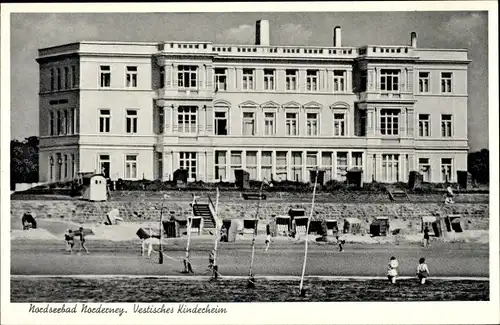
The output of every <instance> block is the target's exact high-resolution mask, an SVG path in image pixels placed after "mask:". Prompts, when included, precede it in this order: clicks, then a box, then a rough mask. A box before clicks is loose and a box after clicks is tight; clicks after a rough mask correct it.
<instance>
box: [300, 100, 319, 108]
mask: <svg viewBox="0 0 500 325" xmlns="http://www.w3.org/2000/svg"><path fill="white" fill-rule="evenodd" d="M321 107H323V105H321V104H320V103H318V102H315V101H312V102H309V103H306V104H304V108H305V109H308V108H321Z"/></svg>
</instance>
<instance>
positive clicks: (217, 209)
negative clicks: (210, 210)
mask: <svg viewBox="0 0 500 325" xmlns="http://www.w3.org/2000/svg"><path fill="white" fill-rule="evenodd" d="M216 191H217V194H216V198H215V218H214V219H215V244H214V265H213V270H214V277H215V278H217V274H216V272H218V271H219V270H218V268H217V267H216V266H217V243H218V242H219V226H220V225H219V224H218V220H219V188H218V187H217V188H216Z"/></svg>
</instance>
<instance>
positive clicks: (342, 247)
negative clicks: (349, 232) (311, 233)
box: [336, 236, 345, 252]
mask: <svg viewBox="0 0 500 325" xmlns="http://www.w3.org/2000/svg"><path fill="white" fill-rule="evenodd" d="M336 238H337V244H338V245H339V252H343V251H344V244H345V240H342V239H339V236H337V237H336Z"/></svg>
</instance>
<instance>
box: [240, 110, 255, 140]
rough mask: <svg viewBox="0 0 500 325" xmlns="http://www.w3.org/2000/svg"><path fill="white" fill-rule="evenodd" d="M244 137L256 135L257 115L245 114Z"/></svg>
mask: <svg viewBox="0 0 500 325" xmlns="http://www.w3.org/2000/svg"><path fill="white" fill-rule="evenodd" d="M243 135H255V113H252V112H243Z"/></svg>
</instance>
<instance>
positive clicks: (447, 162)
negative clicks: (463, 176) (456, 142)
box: [441, 158, 453, 182]
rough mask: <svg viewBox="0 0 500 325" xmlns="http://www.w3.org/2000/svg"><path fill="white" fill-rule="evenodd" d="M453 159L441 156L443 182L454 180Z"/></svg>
mask: <svg viewBox="0 0 500 325" xmlns="http://www.w3.org/2000/svg"><path fill="white" fill-rule="evenodd" d="M452 167H453V166H452V159H451V158H441V182H452V181H453V174H452V169H453V168H452Z"/></svg>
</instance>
